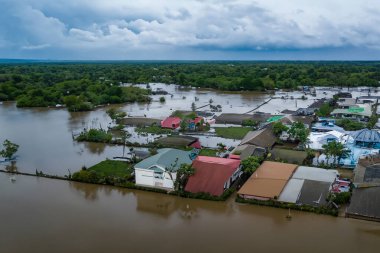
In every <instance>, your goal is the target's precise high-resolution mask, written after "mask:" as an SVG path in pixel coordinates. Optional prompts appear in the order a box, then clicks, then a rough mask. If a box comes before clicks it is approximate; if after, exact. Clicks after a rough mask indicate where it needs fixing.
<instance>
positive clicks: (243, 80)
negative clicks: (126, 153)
mask: <svg viewBox="0 0 380 253" xmlns="http://www.w3.org/2000/svg"><path fill="white" fill-rule="evenodd" d="M379 80H380V62H88V63H78V62H77V63H75V62H72V63H70V62H64V63H57V62H52V63H13V64H10V63H8V64H0V101H5V100H17V102H18V105H19V106H50V105H55V104H57V103H64V102H65V101H64V98H65V97H67V96H70V95H73V96H76V97H78V98H79V97H80V102H90V103H91V104H93V105H97V104H104V103H121V102H129V101H145V100H146V99H147V98H146V97H145V96H144V95H146V94H145V93H144V92H141V91H140V90H127V92H125V89H121V88H120V87H118V84H119V83H120V82H122V83H149V82H162V83H168V84H170V83H175V84H180V85H185V86H194V87H204V88H214V89H219V90H231V91H236V90H259V91H262V90H270V89H275V88H283V89H294V88H296V87H297V86H301V85H309V86H344V87H356V86H372V87H376V86H378V85H379Z"/></svg>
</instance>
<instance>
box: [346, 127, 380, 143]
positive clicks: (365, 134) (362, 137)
mask: <svg viewBox="0 0 380 253" xmlns="http://www.w3.org/2000/svg"><path fill="white" fill-rule="evenodd" d="M352 136H353V138H354V140H355V141H360V142H379V143H380V133H379V132H377V131H375V130H369V129H367V128H365V129H362V130H359V131H356V132H354V133H353V134H352Z"/></svg>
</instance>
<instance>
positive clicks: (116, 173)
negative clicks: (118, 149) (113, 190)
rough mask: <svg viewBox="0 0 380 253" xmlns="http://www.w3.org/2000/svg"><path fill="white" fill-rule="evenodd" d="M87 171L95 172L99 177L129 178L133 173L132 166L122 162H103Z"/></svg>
mask: <svg viewBox="0 0 380 253" xmlns="http://www.w3.org/2000/svg"><path fill="white" fill-rule="evenodd" d="M88 170H89V171H95V172H96V174H97V175H98V176H100V177H109V176H112V177H122V178H125V177H130V176H131V173H132V172H133V168H132V165H131V164H130V163H127V162H123V161H113V160H105V161H102V162H100V163H98V164H96V165H94V166H92V167H90V168H88Z"/></svg>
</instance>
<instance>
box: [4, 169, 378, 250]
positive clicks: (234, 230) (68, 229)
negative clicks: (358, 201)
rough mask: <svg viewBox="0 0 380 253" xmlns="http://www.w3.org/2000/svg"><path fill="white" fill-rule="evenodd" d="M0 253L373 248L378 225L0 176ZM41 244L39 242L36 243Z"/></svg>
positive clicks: (160, 195) (285, 211)
mask: <svg viewBox="0 0 380 253" xmlns="http://www.w3.org/2000/svg"><path fill="white" fill-rule="evenodd" d="M0 203H1V208H0V217H1V218H0V224H1V226H0V252H1V253H18V252H36V253H37V252H38V253H43V252H65V253H66V252H91V253H97V252H99V253H103V252H117V251H125V252H185V253H186V252H361V253H367V252H368V253H370V252H378V248H379V246H380V223H374V222H366V221H359V220H353V219H345V218H335V217H330V216H325V215H316V214H312V213H304V212H296V211H292V215H293V219H292V220H290V221H289V220H287V219H286V218H285V216H286V214H287V212H288V211H287V210H284V209H276V208H270V207H260V206H249V205H241V204H237V203H234V202H233V198H231V199H230V200H229V201H227V202H212V201H202V200H194V199H183V198H178V197H175V196H167V195H163V194H158V193H151V192H143V191H131V190H125V189H118V188H112V187H105V186H96V185H88V184H81V183H73V182H66V181H59V180H50V179H44V178H35V177H27V176H16V181H15V182H13V183H12V182H11V181H10V180H9V176H8V175H6V174H0ZM41 242H43V243H41Z"/></svg>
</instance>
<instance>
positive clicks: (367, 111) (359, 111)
mask: <svg viewBox="0 0 380 253" xmlns="http://www.w3.org/2000/svg"><path fill="white" fill-rule="evenodd" d="M334 114H349V115H359V116H366V117H370V116H371V115H372V111H371V106H368V105H356V106H351V107H349V108H347V109H334V110H333V111H332V112H331V115H334Z"/></svg>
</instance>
